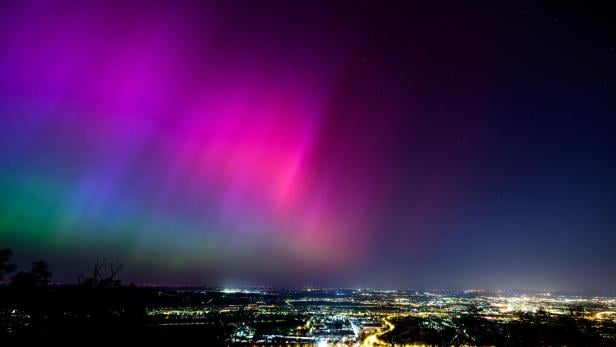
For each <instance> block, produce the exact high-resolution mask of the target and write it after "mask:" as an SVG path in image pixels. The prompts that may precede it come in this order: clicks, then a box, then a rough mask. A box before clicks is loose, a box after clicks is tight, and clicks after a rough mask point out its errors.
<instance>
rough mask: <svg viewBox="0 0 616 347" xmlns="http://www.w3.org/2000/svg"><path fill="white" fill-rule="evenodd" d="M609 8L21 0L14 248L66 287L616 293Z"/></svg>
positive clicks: (0, 125)
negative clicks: (107, 283) (94, 282)
mask: <svg viewBox="0 0 616 347" xmlns="http://www.w3.org/2000/svg"><path fill="white" fill-rule="evenodd" d="M610 13H611V11H609V10H608V9H607V6H605V7H604V6H602V5H600V4H592V5H591V4H545V3H532V2H531V3H524V4H522V3H510V4H497V3H492V4H487V5H486V4H482V5H481V6H479V5H477V6H474V5H470V4H463V3H458V2H449V3H447V2H446V3H443V4H440V5H432V4H413V3H412V2H405V1H391V2H389V1H385V2H381V1H353V2H330V1H293V2H286V1H275V0H265V1H180V2H175V3H174V2H171V1H169V2H166V1H161V2H150V1H127V2H110V1H94V2H80V3H69V2H55V1H11V0H10V1H3V2H2V3H1V4H0V248H5V247H8V248H11V249H12V250H13V251H14V256H13V261H14V262H15V263H17V264H18V265H19V266H20V269H26V270H27V269H28V268H29V267H30V263H32V262H33V261H36V260H39V259H44V260H46V261H47V262H48V263H49V267H50V269H51V271H52V272H53V275H54V276H53V278H52V281H53V282H61V283H75V282H76V281H77V279H78V274H79V272H80V271H89V269H91V266H92V265H93V264H94V263H95V262H96V260H97V258H98V259H108V260H109V261H110V262H113V263H114V264H124V268H123V269H122V273H121V276H120V277H121V278H122V280H123V283H136V284H160V285H172V284H181V285H210V286H223V287H224V286H227V285H229V286H238V285H271V286H276V287H305V286H315V287H319V286H323V287H346V288H359V287H372V288H443V289H448V288H458V289H472V288H481V289H489V290H493V289H512V288H520V289H537V290H554V291H558V290H567V291H585V290H601V291H613V290H616V276H614V275H613V274H614V273H616V252H614V245H616V160H614V158H615V157H616V136H614V129H615V122H614V120H613V118H614V111H615V110H616V107H615V106H616V98H614V95H616V88H615V84H616V66H615V64H614V61H615V59H616V36H615V34H614V33H615V32H616V30H614V29H615V27H614V23H613V20H612V18H611V17H610Z"/></svg>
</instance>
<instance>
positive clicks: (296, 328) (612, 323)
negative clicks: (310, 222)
mask: <svg viewBox="0 0 616 347" xmlns="http://www.w3.org/2000/svg"><path fill="white" fill-rule="evenodd" d="M141 290H142V293H141V294H140V295H141V297H142V298H146V300H145V303H144V305H145V306H144V308H145V312H144V315H145V317H144V320H143V322H142V323H139V324H142V326H141V325H140V326H139V327H138V329H136V328H135V327H133V329H136V331H141V332H143V333H145V334H148V336H167V337H169V336H178V337H179V336H192V337H200V338H205V339H206V341H208V342H209V343H210V344H213V345H228V346H234V345H237V346H248V345H250V346H279V345H296V346H297V345H301V346H319V347H321V346H362V347H363V346H365V347H368V346H392V345H395V346H407V345H408V346H411V345H412V346H421V345H426V346H427V345H430V346H460V345H465V346H468V345H478V346H486V345H503V344H506V345H538V344H540V345H542V344H549V345H579V344H592V345H596V346H613V345H616V297H610V296H591V295H572V294H558V293H553V294H551V293H537V292H535V293H525V294H524V293H521V292H512V291H508V292H505V291H496V292H488V291H482V290H466V291H445V290H430V291H415V290H386V291H384V290H371V289H317V288H312V289H273V288H240V289H220V288H148V289H141ZM64 314H65V315H79V314H81V313H76V312H73V311H70V310H69V311H66V312H64ZM2 316H3V317H4V318H5V319H6V320H5V321H4V323H3V324H2V326H1V327H2V329H3V333H4V334H8V336H11V335H16V336H19V335H20V334H22V333H23V332H24V331H28V322H29V321H30V319H31V317H29V316H28V315H27V314H26V313H25V311H20V310H19V309H13V310H11V311H10V312H2ZM140 329H142V330H140Z"/></svg>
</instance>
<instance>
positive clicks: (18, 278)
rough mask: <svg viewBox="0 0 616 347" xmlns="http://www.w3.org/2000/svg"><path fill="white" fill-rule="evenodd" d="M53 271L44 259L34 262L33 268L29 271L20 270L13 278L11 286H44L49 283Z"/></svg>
mask: <svg viewBox="0 0 616 347" xmlns="http://www.w3.org/2000/svg"><path fill="white" fill-rule="evenodd" d="M50 279H51V272H50V271H49V266H48V265H47V262H45V261H44V260H39V261H35V262H33V263H32V270H30V271H29V272H23V271H21V272H18V273H17V274H16V275H15V276H13V277H12V278H11V286H12V287H16V288H44V287H47V286H48V285H49V280H50Z"/></svg>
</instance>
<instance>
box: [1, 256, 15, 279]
mask: <svg viewBox="0 0 616 347" xmlns="http://www.w3.org/2000/svg"><path fill="white" fill-rule="evenodd" d="M12 256H13V251H12V250H10V249H9V248H4V249H0V282H2V280H3V279H4V276H6V275H8V274H10V273H11V272H13V271H15V269H17V265H15V264H11V263H9V261H10V260H11V257H12Z"/></svg>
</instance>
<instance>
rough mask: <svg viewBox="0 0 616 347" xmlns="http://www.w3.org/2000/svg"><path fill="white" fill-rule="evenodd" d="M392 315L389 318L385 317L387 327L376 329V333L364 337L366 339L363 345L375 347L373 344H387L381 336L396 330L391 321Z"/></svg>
mask: <svg viewBox="0 0 616 347" xmlns="http://www.w3.org/2000/svg"><path fill="white" fill-rule="evenodd" d="M391 317H392V316H388V317H387V318H384V319H383V322H385V329H382V330H380V331H376V332H375V333H374V334H370V335H368V336H367V337H366V338H365V339H364V341H363V342H362V343H361V347H373V346H381V345H387V343H385V342H383V341H381V340H380V339H379V337H380V336H381V335H383V334H385V333H387V332H389V331H392V330H394V325H393V324H392V323H391V322H390V321H389V319H390V318H391Z"/></svg>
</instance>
